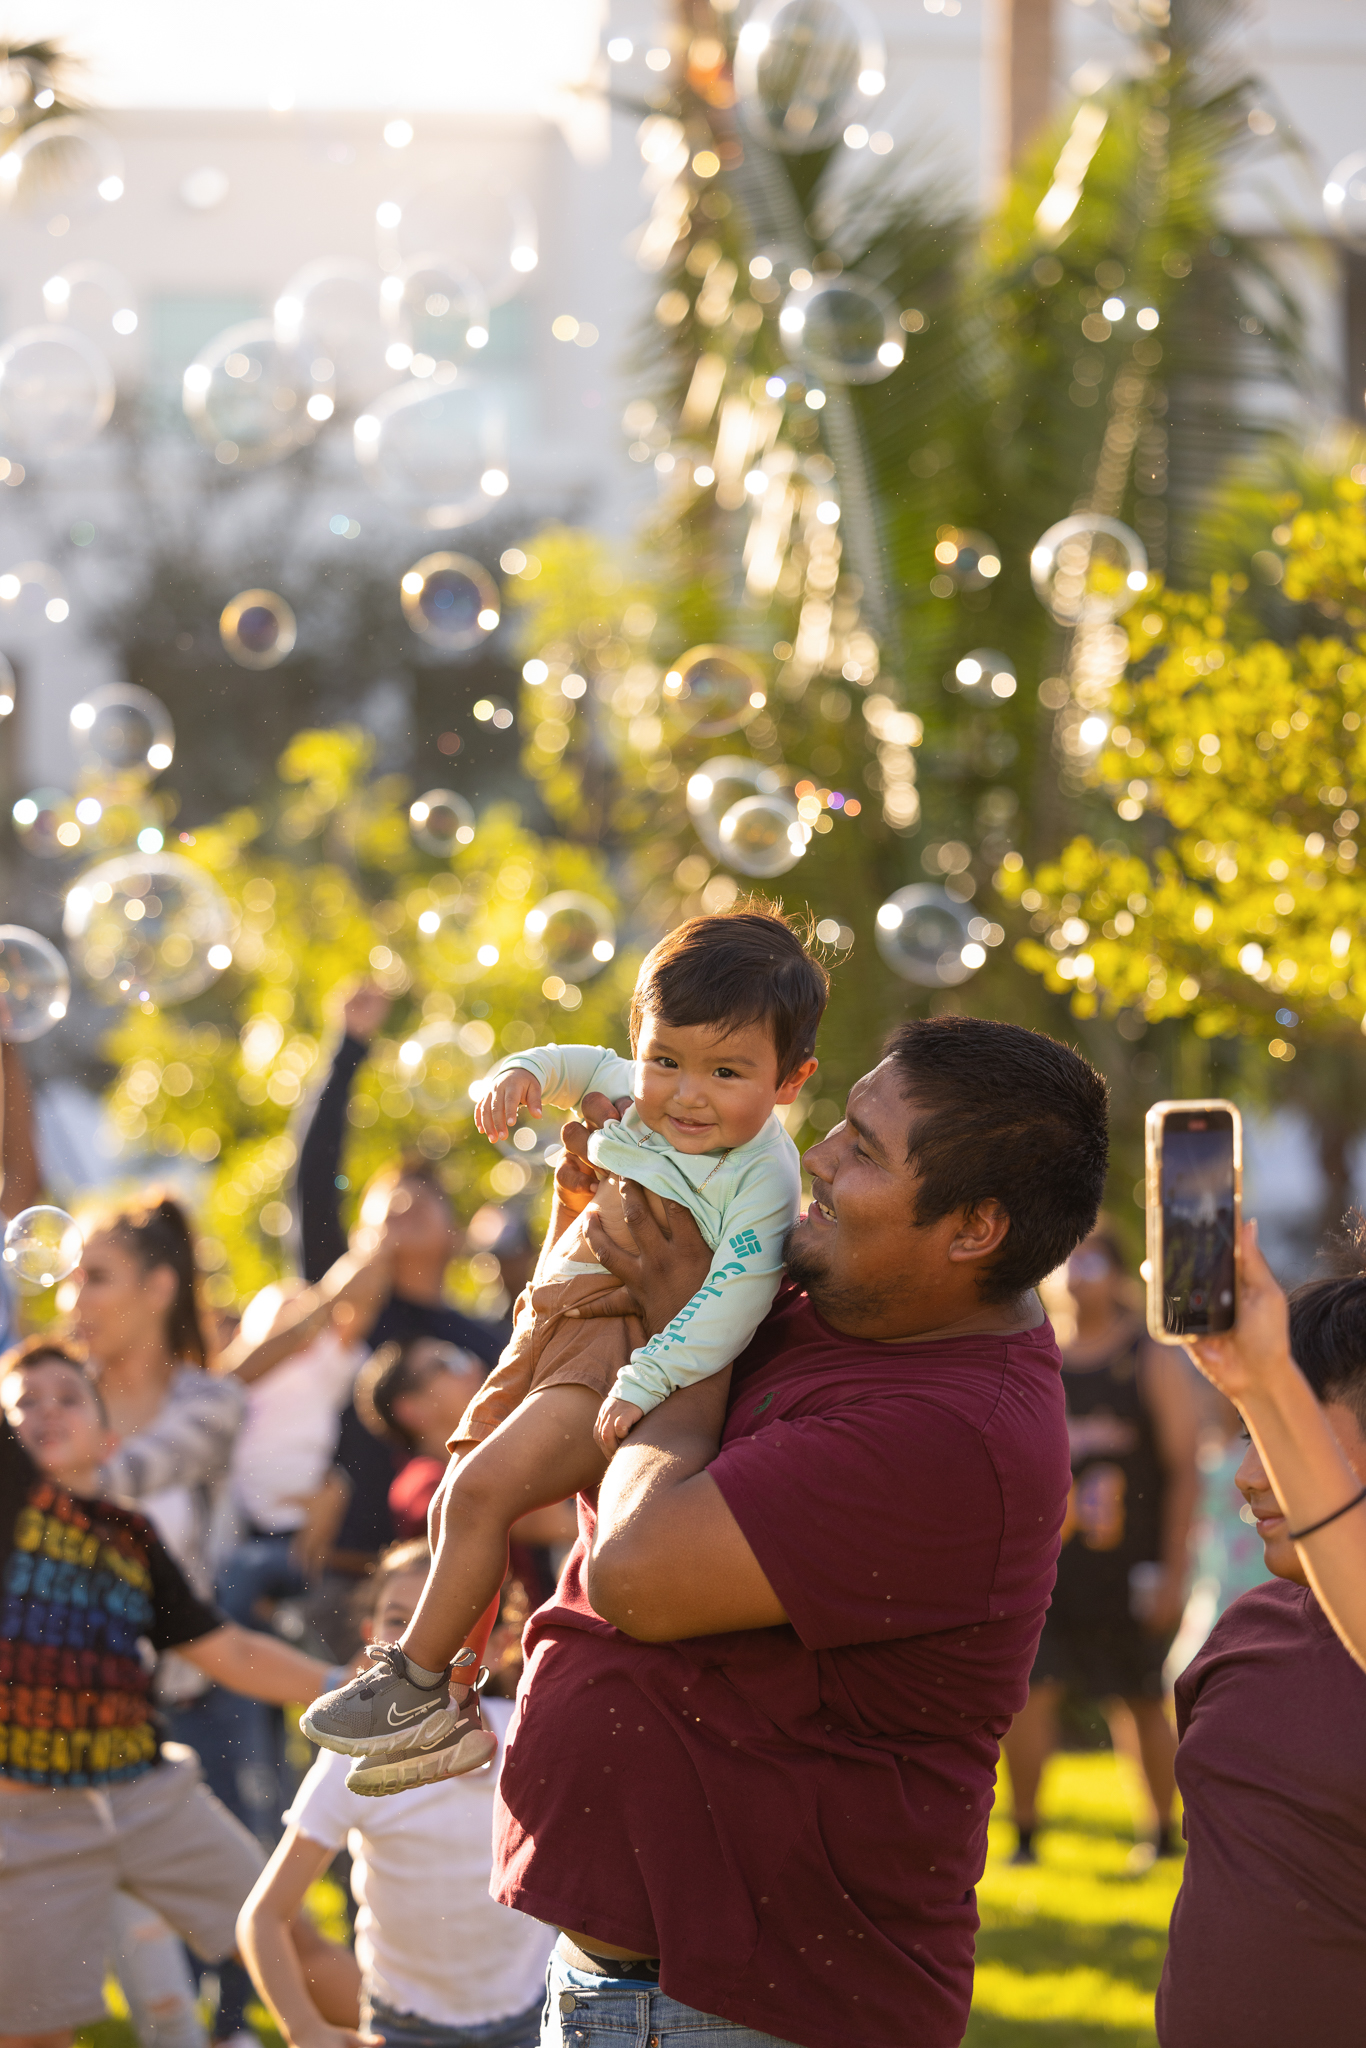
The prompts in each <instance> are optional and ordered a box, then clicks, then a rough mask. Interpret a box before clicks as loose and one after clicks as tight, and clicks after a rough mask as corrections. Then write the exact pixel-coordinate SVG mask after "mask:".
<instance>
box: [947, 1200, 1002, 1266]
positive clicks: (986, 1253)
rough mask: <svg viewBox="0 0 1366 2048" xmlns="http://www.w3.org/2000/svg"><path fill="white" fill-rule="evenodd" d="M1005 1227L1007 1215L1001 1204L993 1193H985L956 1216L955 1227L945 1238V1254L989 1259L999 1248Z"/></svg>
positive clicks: (958, 1258) (957, 1259)
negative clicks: (956, 1222) (984, 1195)
mask: <svg viewBox="0 0 1366 2048" xmlns="http://www.w3.org/2000/svg"><path fill="white" fill-rule="evenodd" d="M1009 1229H1010V1217H1009V1215H1008V1214H1007V1213H1006V1207H1005V1204H1004V1203H1003V1202H1000V1201H998V1200H997V1199H996V1197H995V1195H988V1196H987V1198H986V1200H985V1201H984V1202H978V1203H976V1204H974V1206H973V1207H972V1208H970V1209H964V1210H963V1212H962V1214H961V1215H960V1216H959V1219H958V1225H957V1228H956V1229H955V1230H954V1233H953V1236H952V1238H951V1239H950V1240H949V1257H950V1258H951V1259H953V1260H956V1261H958V1262H960V1263H961V1262H963V1261H965V1260H969V1259H989V1258H990V1257H991V1256H992V1254H993V1253H995V1252H997V1251H999V1250H1000V1248H1001V1246H1002V1245H1003V1244H1004V1242H1005V1238H1006V1233H1007V1231H1008V1230H1009Z"/></svg>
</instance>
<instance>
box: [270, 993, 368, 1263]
mask: <svg viewBox="0 0 1366 2048" xmlns="http://www.w3.org/2000/svg"><path fill="white" fill-rule="evenodd" d="M388 1011H389V998H388V996H386V995H385V994H384V991H383V990H382V989H378V988H375V987H374V986H373V985H372V984H369V983H363V984H362V985H361V987H360V988H358V989H356V990H355V991H354V992H353V993H352V994H351V995H350V996H348V997H347V999H346V1002H345V1004H344V1005H343V1007H342V1030H343V1032H344V1033H345V1036H344V1037H343V1039H342V1042H341V1044H340V1045H339V1046H338V1047H337V1050H336V1052H335V1053H334V1054H333V1056H332V1066H331V1070H330V1071H329V1073H328V1076H327V1079H326V1081H324V1083H323V1085H322V1087H321V1088H320V1089H319V1091H318V1093H317V1095H316V1096H315V1097H314V1099H313V1103H312V1106H311V1107H310V1108H309V1109H308V1110H307V1111H306V1112H305V1113H304V1116H303V1118H302V1119H301V1121H300V1124H299V1126H298V1131H299V1164H298V1168H297V1170H296V1172H295V1176H294V1195H295V1213H296V1214H297V1216H298V1218H299V1265H300V1268H301V1270H302V1272H303V1276H304V1278H305V1280H309V1281H315V1280H321V1279H322V1277H323V1275H324V1274H325V1273H326V1272H327V1271H328V1268H329V1267H331V1266H334V1265H335V1264H336V1263H337V1260H338V1259H340V1258H341V1257H342V1256H343V1254H344V1253H345V1251H346V1232H345V1231H344V1230H343V1228H342V1220H341V1203H340V1202H339V1201H338V1200H337V1170H338V1168H339V1166H340V1165H341V1155H342V1144H343V1141H344V1140H345V1137H346V1108H347V1104H348V1103H349V1101H350V1099H351V1086H352V1083H353V1082H354V1080H355V1078H356V1075H357V1073H358V1072H359V1070H360V1068H361V1067H362V1066H363V1065H364V1063H365V1061H366V1059H367V1058H368V1057H369V1053H370V1041H371V1039H372V1038H373V1037H374V1035H375V1033H376V1032H377V1031H378V1030H379V1027H380V1025H381V1024H382V1023H383V1022H384V1019H385V1017H386V1015H387V1014H388Z"/></svg>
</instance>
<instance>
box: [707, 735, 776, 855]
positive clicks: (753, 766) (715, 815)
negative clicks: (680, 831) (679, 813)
mask: <svg viewBox="0 0 1366 2048" xmlns="http://www.w3.org/2000/svg"><path fill="white" fill-rule="evenodd" d="M783 780H784V776H783V772H780V771H779V770H778V769H777V768H769V767H766V766H765V765H764V763H763V762H762V761H752V760H750V759H749V757H748V756H747V755H745V754H717V755H716V756H715V757H714V758H713V759H712V760H710V761H704V762H703V763H702V766H701V767H700V768H699V769H698V770H697V771H696V773H695V774H693V775H690V776H689V777H688V790H687V802H688V816H689V817H690V818H691V820H692V826H693V830H694V832H696V834H697V836H698V838H699V839H700V840H701V841H702V844H703V845H704V846H705V847H707V848H708V850H709V851H710V852H711V853H713V854H715V855H716V857H717V858H718V859H719V858H720V857H721V852H722V847H721V820H722V819H723V818H724V817H725V815H726V812H727V811H728V810H730V808H731V806H732V805H733V804H737V803H739V802H740V800H741V798H742V797H747V796H754V795H755V794H756V793H759V792H762V793H763V794H765V795H771V794H772V793H773V792H774V791H775V790H779V789H781V788H782V787H783Z"/></svg>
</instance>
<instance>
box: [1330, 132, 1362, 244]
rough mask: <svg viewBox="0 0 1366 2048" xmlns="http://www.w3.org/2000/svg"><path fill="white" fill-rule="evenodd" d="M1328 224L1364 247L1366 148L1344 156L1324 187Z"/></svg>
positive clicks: (1347, 239)
mask: <svg viewBox="0 0 1366 2048" xmlns="http://www.w3.org/2000/svg"><path fill="white" fill-rule="evenodd" d="M1323 210H1324V212H1325V213H1326V214H1327V216H1328V225H1329V226H1330V227H1331V228H1332V229H1333V232H1334V233H1335V234H1338V235H1341V237H1342V239H1343V241H1344V242H1350V243H1351V245H1352V247H1353V248H1354V249H1366V149H1359V150H1357V151H1356V152H1355V153H1354V154H1353V155H1352V156H1345V157H1344V158H1343V159H1342V162H1341V163H1340V164H1338V165H1336V166H1335V168H1334V170H1333V172H1332V174H1331V175H1330V177H1329V179H1328V183H1327V184H1326V185H1325V186H1324V188H1323Z"/></svg>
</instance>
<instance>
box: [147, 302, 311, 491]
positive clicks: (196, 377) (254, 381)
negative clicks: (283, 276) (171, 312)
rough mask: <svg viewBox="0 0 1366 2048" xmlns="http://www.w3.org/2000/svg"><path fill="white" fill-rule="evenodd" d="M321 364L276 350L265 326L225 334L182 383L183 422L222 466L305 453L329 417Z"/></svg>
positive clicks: (247, 324) (254, 323)
mask: <svg viewBox="0 0 1366 2048" xmlns="http://www.w3.org/2000/svg"><path fill="white" fill-rule="evenodd" d="M319 367H320V361H319V360H314V361H310V360H308V359H307V351H303V352H298V351H296V350H294V349H288V348H283V347H281V345H280V343H279V341H278V340H277V339H276V336H275V329H274V327H273V326H272V325H271V323H270V322H269V321H268V320H245V321H243V322H242V324H241V326H240V327H229V328H228V329H227V330H226V331H225V332H224V333H222V334H219V335H216V336H215V338H214V339H213V340H212V341H211V342H210V343H209V344H208V346H207V347H206V348H204V349H201V351H200V353H199V354H198V355H197V356H196V357H195V359H194V361H193V362H192V363H191V364H190V367H189V368H188V370H186V372H185V376H184V379H183V381H182V392H181V397H182V402H183V405H184V408H185V417H186V419H187V420H188V421H189V422H190V425H191V426H192V427H193V428H194V430H195V433H196V434H197V435H198V437H199V439H200V440H201V441H202V442H203V443H204V446H205V447H206V448H212V450H213V452H214V454H215V455H216V456H217V457H218V460H219V461H220V462H222V463H225V464H228V465H232V464H236V465H237V466H238V467H240V468H243V469H252V468H259V467H260V466H261V465H262V464H263V463H268V462H278V461H280V460H281V458H282V457H283V456H286V455H288V454H290V453H291V452H292V451H293V450H294V449H295V448H300V447H302V446H303V444H304V442H305V441H308V440H310V439H311V438H312V436H313V435H314V433H316V431H317V427H318V422H319V421H320V420H324V419H327V418H328V416H329V415H330V413H331V411H332V399H331V396H330V394H329V392H328V391H327V390H326V389H325V388H324V387H325V386H327V385H328V384H330V382H331V379H330V377H317V376H315V374H314V372H315V370H317V369H318V368H319Z"/></svg>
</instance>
